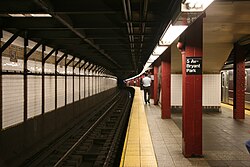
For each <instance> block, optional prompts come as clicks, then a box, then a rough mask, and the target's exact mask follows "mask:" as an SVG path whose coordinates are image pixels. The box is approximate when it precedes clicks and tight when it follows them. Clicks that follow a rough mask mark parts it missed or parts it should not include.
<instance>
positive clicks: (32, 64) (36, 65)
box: [27, 60, 42, 73]
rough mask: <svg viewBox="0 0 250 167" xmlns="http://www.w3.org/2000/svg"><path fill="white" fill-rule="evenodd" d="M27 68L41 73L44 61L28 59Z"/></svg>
mask: <svg viewBox="0 0 250 167" xmlns="http://www.w3.org/2000/svg"><path fill="white" fill-rule="evenodd" d="M27 68H28V70H29V71H31V72H33V73H35V72H36V73H39V72H40V73H41V72H42V62H39V61H33V60H28V62H27Z"/></svg>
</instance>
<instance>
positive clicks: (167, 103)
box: [161, 47, 171, 119]
mask: <svg viewBox="0 0 250 167" xmlns="http://www.w3.org/2000/svg"><path fill="white" fill-rule="evenodd" d="M161 68H162V79H161V93H162V94H161V118H162V119H170V118H171V47H169V48H168V49H167V50H166V51H165V52H164V55H163V58H162V62H161Z"/></svg>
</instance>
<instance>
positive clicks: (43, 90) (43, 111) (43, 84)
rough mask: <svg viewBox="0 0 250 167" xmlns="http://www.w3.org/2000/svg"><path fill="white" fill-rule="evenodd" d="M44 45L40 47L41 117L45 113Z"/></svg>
mask: <svg viewBox="0 0 250 167" xmlns="http://www.w3.org/2000/svg"><path fill="white" fill-rule="evenodd" d="M44 52H45V45H42V115H43V114H44V113H45V76H44V75H45V72H44V70H45V69H44V66H45V61H44V58H45V54H44Z"/></svg>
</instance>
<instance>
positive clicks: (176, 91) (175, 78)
mask: <svg viewBox="0 0 250 167" xmlns="http://www.w3.org/2000/svg"><path fill="white" fill-rule="evenodd" d="M171 105H172V106H182V75H180V74H171Z"/></svg>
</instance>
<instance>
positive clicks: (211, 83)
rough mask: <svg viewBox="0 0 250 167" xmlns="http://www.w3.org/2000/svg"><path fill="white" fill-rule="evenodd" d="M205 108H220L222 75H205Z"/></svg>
mask: <svg viewBox="0 0 250 167" xmlns="http://www.w3.org/2000/svg"><path fill="white" fill-rule="evenodd" d="M202 99H203V101H202V105H203V106H220V101H221V77H220V74H210V75H203V89H202Z"/></svg>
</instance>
